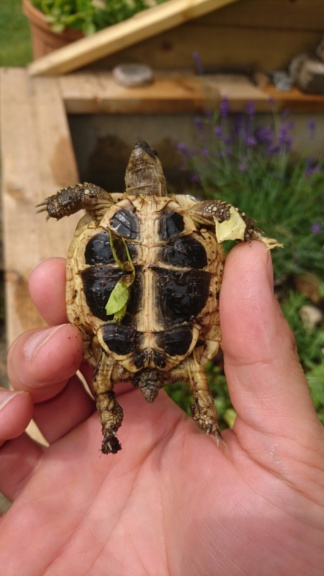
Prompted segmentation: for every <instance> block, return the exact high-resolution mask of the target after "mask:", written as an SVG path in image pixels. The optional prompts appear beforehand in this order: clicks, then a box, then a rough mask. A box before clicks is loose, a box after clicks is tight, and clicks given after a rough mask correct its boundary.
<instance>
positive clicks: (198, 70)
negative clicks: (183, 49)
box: [192, 50, 204, 74]
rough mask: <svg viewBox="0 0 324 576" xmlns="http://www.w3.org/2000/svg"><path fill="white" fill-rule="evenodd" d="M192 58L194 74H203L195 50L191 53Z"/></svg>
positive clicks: (199, 59) (202, 68)
mask: <svg viewBox="0 0 324 576" xmlns="http://www.w3.org/2000/svg"><path fill="white" fill-rule="evenodd" d="M192 57H193V61H194V65H195V71H196V74H203V73H204V67H203V65H202V61H201V58H200V54H199V52H196V50H194V51H193V53H192Z"/></svg>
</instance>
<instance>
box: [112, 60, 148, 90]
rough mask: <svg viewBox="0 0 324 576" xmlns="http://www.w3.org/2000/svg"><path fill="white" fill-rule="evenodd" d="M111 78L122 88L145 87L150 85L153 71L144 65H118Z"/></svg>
mask: <svg viewBox="0 0 324 576" xmlns="http://www.w3.org/2000/svg"><path fill="white" fill-rule="evenodd" d="M112 73H113V77H114V79H115V80H116V82H118V84H121V85H122V86H127V87H128V88H131V87H134V86H146V85H147V84H152V82H153V80H154V77H153V70H152V68H150V66H146V64H119V65H118V66H116V67H115V68H114V69H113V71H112Z"/></svg>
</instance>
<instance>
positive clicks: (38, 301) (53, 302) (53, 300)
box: [29, 258, 67, 326]
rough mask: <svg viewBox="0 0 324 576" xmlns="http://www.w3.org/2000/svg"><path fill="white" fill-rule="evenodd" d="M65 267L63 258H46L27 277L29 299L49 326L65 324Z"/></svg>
mask: <svg viewBox="0 0 324 576" xmlns="http://www.w3.org/2000/svg"><path fill="white" fill-rule="evenodd" d="M65 266H66V261H65V259H64V258H48V259H47V260H43V262H41V263H40V264H38V265H37V266H36V268H34V270H33V271H32V272H31V274H30V277H29V291H30V296H31V299H32V300H33V302H34V304H35V305H36V307H37V309H38V310H39V312H40V314H41V316H42V317H43V318H44V320H45V321H46V322H47V323H48V324H50V325H51V326H54V325H57V324H64V323H65V322H67V315H66V304H65V282H66V268H65ZM49 294H50V301H49Z"/></svg>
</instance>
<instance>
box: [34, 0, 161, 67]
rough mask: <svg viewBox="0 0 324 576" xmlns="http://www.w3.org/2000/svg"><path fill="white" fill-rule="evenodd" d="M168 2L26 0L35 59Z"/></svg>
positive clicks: (140, 0)
mask: <svg viewBox="0 0 324 576" xmlns="http://www.w3.org/2000/svg"><path fill="white" fill-rule="evenodd" d="M164 1H165V0H131V1H130V0H23V10H24V13H25V14H26V16H27V18H28V19H29V23H30V28H31V34H32V44H33V55H34V59H37V58H40V57H41V56H44V55H45V54H48V53H49V52H52V51H53V50H56V49H57V48H61V47H62V46H65V45H66V44H69V43H70V42H73V41H75V40H78V39H79V38H82V36H84V35H89V34H93V33H94V32H97V31H98V30H102V29H103V28H106V27H107V26H113V25H114V24H117V23H118V22H122V21H123V20H126V19H127V18H131V17H132V16H134V15H135V14H137V13H138V12H141V11H142V10H145V9H147V8H151V7H152V6H155V5H157V4H161V3H162V2H164Z"/></svg>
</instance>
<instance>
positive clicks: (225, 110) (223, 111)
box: [219, 97, 230, 118]
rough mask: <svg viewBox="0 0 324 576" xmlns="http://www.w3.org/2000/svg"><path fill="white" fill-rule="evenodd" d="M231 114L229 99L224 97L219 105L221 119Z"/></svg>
mask: <svg viewBox="0 0 324 576" xmlns="http://www.w3.org/2000/svg"><path fill="white" fill-rule="evenodd" d="M229 113H230V107H229V103H228V98H226V97H224V98H222V100H221V103H220V105H219V114H220V117H221V118H227V116H228V115H229Z"/></svg>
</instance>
